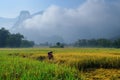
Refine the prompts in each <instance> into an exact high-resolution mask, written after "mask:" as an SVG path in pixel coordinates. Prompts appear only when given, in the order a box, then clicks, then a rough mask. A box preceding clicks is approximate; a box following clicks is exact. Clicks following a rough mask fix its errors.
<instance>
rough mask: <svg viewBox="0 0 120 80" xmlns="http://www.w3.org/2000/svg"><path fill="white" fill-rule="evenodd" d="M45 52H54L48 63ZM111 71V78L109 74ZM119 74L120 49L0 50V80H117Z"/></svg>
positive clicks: (119, 76)
mask: <svg viewBox="0 0 120 80" xmlns="http://www.w3.org/2000/svg"><path fill="white" fill-rule="evenodd" d="M48 51H53V53H54V54H53V55H54V60H50V61H49V60H48V58H47V52H48ZM40 57H44V59H43V60H41V59H38V58H40ZM99 69H100V70H99ZM116 70H117V71H116ZM102 71H103V73H105V74H106V76H103V74H101V72H102ZM104 71H105V72H104ZM112 71H113V72H114V73H113V74H114V75H113V76H112V75H109V74H111V72H112ZM119 74H120V49H114V48H62V49H61V48H20V49H19V48H14V49H10V48H3V49H0V80H94V78H95V80H96V79H101V80H104V79H108V80H114V79H116V80H117V79H118V80H119V79H120V75H119ZM94 75H96V76H95V77H93V76H94ZM108 75H109V76H108Z"/></svg>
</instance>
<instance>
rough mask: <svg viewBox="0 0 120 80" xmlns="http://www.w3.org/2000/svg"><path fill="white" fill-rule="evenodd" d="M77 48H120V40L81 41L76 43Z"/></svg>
mask: <svg viewBox="0 0 120 80" xmlns="http://www.w3.org/2000/svg"><path fill="white" fill-rule="evenodd" d="M74 46H75V47H106V48H120V38H118V39H114V40H111V39H105V38H100V39H80V40H78V41H76V42H75V43H74Z"/></svg>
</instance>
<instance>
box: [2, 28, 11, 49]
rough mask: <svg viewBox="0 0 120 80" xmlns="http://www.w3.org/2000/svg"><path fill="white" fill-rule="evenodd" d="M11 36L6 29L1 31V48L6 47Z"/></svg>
mask: <svg viewBox="0 0 120 80" xmlns="http://www.w3.org/2000/svg"><path fill="white" fill-rule="evenodd" d="M9 35H10V32H9V31H8V30H5V28H1V29H0V47H5V46H6V44H7V39H8V37H9Z"/></svg>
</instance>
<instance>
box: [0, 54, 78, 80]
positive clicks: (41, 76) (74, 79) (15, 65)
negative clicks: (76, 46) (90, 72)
mask: <svg viewBox="0 0 120 80" xmlns="http://www.w3.org/2000/svg"><path fill="white" fill-rule="evenodd" d="M0 60H1V61H2V62H1V63H0V66H1V68H0V80H78V79H79V78H78V76H75V74H77V72H76V70H74V69H71V68H68V67H62V66H58V65H55V64H49V63H46V62H39V61H36V60H32V59H31V60H30V59H26V58H20V57H17V56H5V55H1V54H0Z"/></svg>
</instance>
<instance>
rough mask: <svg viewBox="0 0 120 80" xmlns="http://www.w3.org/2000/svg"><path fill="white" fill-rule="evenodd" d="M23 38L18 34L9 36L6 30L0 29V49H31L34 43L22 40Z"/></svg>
mask: <svg viewBox="0 0 120 80" xmlns="http://www.w3.org/2000/svg"><path fill="white" fill-rule="evenodd" d="M23 39H24V36H23V35H21V34H20V33H16V34H11V33H10V32H9V31H8V30H6V29H4V28H1V29H0V47H21V45H22V47H28V46H29V47H32V46H34V42H31V41H28V40H23Z"/></svg>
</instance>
